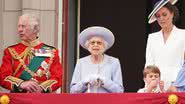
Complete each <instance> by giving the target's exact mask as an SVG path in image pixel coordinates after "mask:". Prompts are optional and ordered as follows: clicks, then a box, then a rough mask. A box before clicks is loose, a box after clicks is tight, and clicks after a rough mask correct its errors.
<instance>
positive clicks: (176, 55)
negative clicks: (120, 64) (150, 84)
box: [145, 0, 185, 89]
mask: <svg viewBox="0 0 185 104" xmlns="http://www.w3.org/2000/svg"><path fill="white" fill-rule="evenodd" d="M176 1H177V0H160V1H158V2H157V3H156V4H155V6H154V9H153V11H152V12H151V14H150V15H149V23H152V22H154V21H155V20H157V22H158V24H159V26H160V27H161V30H160V31H159V32H155V33H152V34H149V37H148V41H147V47H146V64H145V66H148V65H156V66H158V67H159V69H160V71H161V79H162V80H163V81H164V82H165V89H167V88H168V87H169V86H170V85H171V83H172V82H174V81H175V79H176V77H177V73H178V72H179V70H180V69H181V67H182V65H183V61H184V51H185V30H183V29H179V28H177V27H176V26H175V25H174V23H175V20H176V19H177V17H178V10H177V8H176V7H175V6H174V5H173V4H174V3H175V2H176Z"/></svg>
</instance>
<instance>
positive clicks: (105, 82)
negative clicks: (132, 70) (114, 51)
mask: <svg viewBox="0 0 185 104" xmlns="http://www.w3.org/2000/svg"><path fill="white" fill-rule="evenodd" d="M114 41H115V38H114V35H113V33H112V32H111V31H110V30H108V29H107V28H104V27H100V26H93V27H89V28H87V29H85V30H83V31H82V32H81V34H80V36H79V43H80V45H81V46H82V47H83V48H85V49H87V50H88V51H89V52H90V55H89V56H86V57H84V58H81V59H79V60H78V62H77V64H76V67H75V71H74V73H73V78H72V82H71V88H70V92H71V93H88V92H89V93H112V92H117V93H119V92H123V90H124V88H123V84H122V83H123V82H122V73H121V66H120V62H119V59H117V58H114V57H112V56H109V55H106V54H104V52H105V51H106V50H107V49H109V48H110V47H111V46H112V45H113V44H114Z"/></svg>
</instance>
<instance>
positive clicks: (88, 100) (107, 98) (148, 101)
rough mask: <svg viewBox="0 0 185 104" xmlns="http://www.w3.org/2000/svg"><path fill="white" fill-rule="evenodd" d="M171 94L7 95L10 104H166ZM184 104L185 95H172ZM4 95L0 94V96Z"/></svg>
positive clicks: (179, 102)
mask: <svg viewBox="0 0 185 104" xmlns="http://www.w3.org/2000/svg"><path fill="white" fill-rule="evenodd" d="M171 94H172V93H160V94H159V93H158V94H154V93H120V94H113V93H111V94H36V93H34V94H33V93H32V94H31V93H8V94H6V95H8V96H9V98H10V104H168V97H169V95H171ZM174 94H175V95H177V97H178V103H177V104H185V93H174ZM2 95H5V94H2V93H1V94H0V96H2Z"/></svg>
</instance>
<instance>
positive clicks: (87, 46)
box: [85, 37, 108, 52]
mask: <svg viewBox="0 0 185 104" xmlns="http://www.w3.org/2000/svg"><path fill="white" fill-rule="evenodd" d="M91 38H92V37H91ZM91 38H89V39H88V40H86V42H85V47H86V49H88V48H89V43H90V41H89V40H90V39H91ZM100 38H101V39H102V42H103V44H104V50H103V52H105V51H106V50H107V49H108V42H107V41H105V40H104V39H103V38H102V37H100Z"/></svg>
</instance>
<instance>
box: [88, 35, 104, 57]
mask: <svg viewBox="0 0 185 104" xmlns="http://www.w3.org/2000/svg"><path fill="white" fill-rule="evenodd" d="M88 51H89V52H90V53H91V55H101V54H103V53H104V51H105V44H104V41H103V39H102V38H101V37H92V38H91V39H89V44H88Z"/></svg>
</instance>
